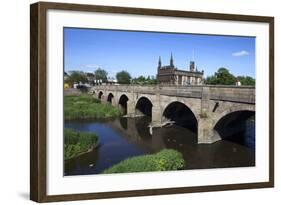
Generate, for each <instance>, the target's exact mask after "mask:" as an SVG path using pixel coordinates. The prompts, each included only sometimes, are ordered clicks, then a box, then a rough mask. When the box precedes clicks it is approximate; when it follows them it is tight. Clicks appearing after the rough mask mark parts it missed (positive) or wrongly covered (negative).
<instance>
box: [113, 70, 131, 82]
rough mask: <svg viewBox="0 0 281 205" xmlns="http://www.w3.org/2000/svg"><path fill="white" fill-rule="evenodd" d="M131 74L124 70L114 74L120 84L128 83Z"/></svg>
mask: <svg viewBox="0 0 281 205" xmlns="http://www.w3.org/2000/svg"><path fill="white" fill-rule="evenodd" d="M131 78H132V77H131V75H130V73H128V72H127V71H125V70H122V71H120V72H118V73H117V74H116V79H117V81H118V83H120V84H130V82H131Z"/></svg>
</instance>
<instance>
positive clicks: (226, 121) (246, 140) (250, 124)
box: [214, 110, 255, 148]
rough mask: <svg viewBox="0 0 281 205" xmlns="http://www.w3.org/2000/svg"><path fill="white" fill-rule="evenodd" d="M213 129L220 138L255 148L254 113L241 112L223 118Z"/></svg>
mask: <svg viewBox="0 0 281 205" xmlns="http://www.w3.org/2000/svg"><path fill="white" fill-rule="evenodd" d="M214 129H215V130H216V131H217V132H218V133H219V135H220V137H221V138H222V139H225V140H229V141H233V142H236V143H239V144H242V145H246V146H247V147H250V148H254V147H255V112H254V111H248V110H242V111H235V112H231V113H229V114H227V115H225V116H223V117H222V118H221V119H220V120H219V121H218V122H217V124H216V125H215V127H214Z"/></svg>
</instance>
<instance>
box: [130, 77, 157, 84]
mask: <svg viewBox="0 0 281 205" xmlns="http://www.w3.org/2000/svg"><path fill="white" fill-rule="evenodd" d="M132 82H133V83H134V84H141V85H153V84H157V80H156V79H155V77H154V76H153V75H152V76H147V78H146V77H144V76H142V75H141V76H139V77H137V78H134V79H133V80H132Z"/></svg>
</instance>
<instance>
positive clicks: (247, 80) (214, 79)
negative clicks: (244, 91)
mask: <svg viewBox="0 0 281 205" xmlns="http://www.w3.org/2000/svg"><path fill="white" fill-rule="evenodd" d="M237 80H239V81H240V83H241V85H250V86H254V85H255V79H254V78H252V77H250V76H234V75H233V74H231V73H230V72H229V70H228V69H226V68H219V69H218V71H217V72H215V73H214V75H211V76H208V77H207V78H206V80H205V84H209V85H235V83H236V81H237Z"/></svg>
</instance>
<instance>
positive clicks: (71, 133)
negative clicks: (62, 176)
mask: <svg viewBox="0 0 281 205" xmlns="http://www.w3.org/2000/svg"><path fill="white" fill-rule="evenodd" d="M97 146H98V136H97V135H96V134H95V133H90V132H81V131H76V130H73V129H64V159H65V160H67V159H70V158H73V157H77V156H78V155H80V154H83V153H86V152H88V151H90V150H92V149H94V148H95V147H97Z"/></svg>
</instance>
